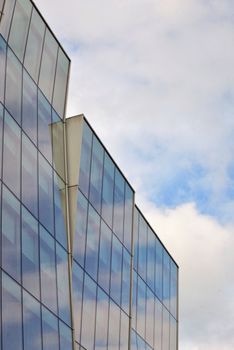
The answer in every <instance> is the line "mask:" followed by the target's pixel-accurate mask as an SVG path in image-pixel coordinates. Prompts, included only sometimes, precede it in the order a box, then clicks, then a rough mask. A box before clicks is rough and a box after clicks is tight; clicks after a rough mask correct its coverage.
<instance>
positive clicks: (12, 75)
mask: <svg viewBox="0 0 234 350" xmlns="http://www.w3.org/2000/svg"><path fill="white" fill-rule="evenodd" d="M21 84H22V65H21V64H20V62H19V61H18V60H17V58H16V57H15V55H14V54H13V52H12V51H11V50H10V49H9V48H8V50H7V73H6V96H5V103H6V107H7V108H8V110H9V111H10V113H11V114H12V116H13V117H14V118H15V120H16V121H17V122H18V123H19V124H21V91H22V86H21Z"/></svg>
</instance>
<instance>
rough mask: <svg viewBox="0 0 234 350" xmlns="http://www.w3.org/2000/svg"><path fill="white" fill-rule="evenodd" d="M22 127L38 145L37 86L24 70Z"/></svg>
mask: <svg viewBox="0 0 234 350" xmlns="http://www.w3.org/2000/svg"><path fill="white" fill-rule="evenodd" d="M22 127H23V130H24V131H25V132H26V134H27V135H28V136H29V137H30V139H31V140H32V141H33V142H34V143H35V144H37V86H36V84H35V83H34V82H33V80H32V79H31V78H30V76H29V75H28V74H27V73H26V71H25V70H24V72H23V104H22Z"/></svg>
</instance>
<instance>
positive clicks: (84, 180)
mask: <svg viewBox="0 0 234 350" xmlns="http://www.w3.org/2000/svg"><path fill="white" fill-rule="evenodd" d="M91 149H92V131H91V130H90V128H89V127H88V125H87V124H86V123H83V137H82V148H81V157H80V175H79V187H80V189H81V191H82V192H83V193H84V195H85V196H86V197H87V198H88V193H89V177H90V162H91Z"/></svg>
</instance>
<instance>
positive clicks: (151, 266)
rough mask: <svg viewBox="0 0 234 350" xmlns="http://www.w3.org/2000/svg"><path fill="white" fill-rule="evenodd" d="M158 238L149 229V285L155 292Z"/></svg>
mask: <svg viewBox="0 0 234 350" xmlns="http://www.w3.org/2000/svg"><path fill="white" fill-rule="evenodd" d="M155 252H156V237H155V234H154V233H153V231H152V230H151V229H150V228H149V227H148V242H147V284H148V285H149V286H150V288H151V289H152V290H154V278H155V259H156V254H155Z"/></svg>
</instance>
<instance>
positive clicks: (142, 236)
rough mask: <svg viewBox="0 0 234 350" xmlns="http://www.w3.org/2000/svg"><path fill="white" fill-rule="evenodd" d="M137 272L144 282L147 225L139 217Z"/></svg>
mask: <svg viewBox="0 0 234 350" xmlns="http://www.w3.org/2000/svg"><path fill="white" fill-rule="evenodd" d="M138 254H139V255H138V259H139V261H138V271H139V274H140V275H141V277H142V278H143V279H144V281H146V267H147V266H146V263H147V224H146V221H145V220H144V218H143V217H142V216H141V215H140V221H139V251H138Z"/></svg>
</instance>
